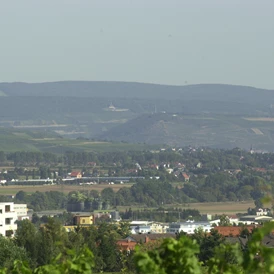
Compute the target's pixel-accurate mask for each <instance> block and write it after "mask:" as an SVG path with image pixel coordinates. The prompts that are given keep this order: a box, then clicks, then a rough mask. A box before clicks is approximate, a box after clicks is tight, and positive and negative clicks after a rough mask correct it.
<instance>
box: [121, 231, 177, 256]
mask: <svg viewBox="0 0 274 274" xmlns="http://www.w3.org/2000/svg"><path fill="white" fill-rule="evenodd" d="M175 236H176V235H175V234H162V233H161V234H137V235H131V236H128V237H127V238H125V239H121V240H118V241H117V245H118V247H119V248H120V250H121V251H127V252H130V251H131V250H134V248H135V246H136V245H138V244H147V243H149V242H153V241H157V240H159V239H165V238H175Z"/></svg>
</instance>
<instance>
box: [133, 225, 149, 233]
mask: <svg viewBox="0 0 274 274" xmlns="http://www.w3.org/2000/svg"><path fill="white" fill-rule="evenodd" d="M135 231H136V233H137V234H147V233H150V232H151V228H150V226H145V225H143V226H141V225H140V226H137V227H136V228H135Z"/></svg>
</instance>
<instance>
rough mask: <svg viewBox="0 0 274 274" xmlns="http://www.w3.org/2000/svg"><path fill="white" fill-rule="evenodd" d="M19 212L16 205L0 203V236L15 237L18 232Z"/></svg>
mask: <svg viewBox="0 0 274 274" xmlns="http://www.w3.org/2000/svg"><path fill="white" fill-rule="evenodd" d="M16 221H17V212H15V210H14V203H0V234H2V235H3V236H6V237H13V235H14V233H15V231H16V230H17V224H16Z"/></svg>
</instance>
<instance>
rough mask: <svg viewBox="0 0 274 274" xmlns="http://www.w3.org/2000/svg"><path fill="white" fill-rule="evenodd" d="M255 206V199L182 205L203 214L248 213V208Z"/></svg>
mask: <svg viewBox="0 0 274 274" xmlns="http://www.w3.org/2000/svg"><path fill="white" fill-rule="evenodd" d="M249 207H251V208H253V207H255V205H254V201H244V202H216V203H191V204H187V206H184V207H182V208H183V209H188V208H194V209H197V210H199V211H200V212H201V214H205V213H208V214H222V213H225V214H235V213H246V212H247V209H248V208H249Z"/></svg>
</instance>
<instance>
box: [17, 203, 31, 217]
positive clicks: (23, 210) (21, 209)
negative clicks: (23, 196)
mask: <svg viewBox="0 0 274 274" xmlns="http://www.w3.org/2000/svg"><path fill="white" fill-rule="evenodd" d="M14 211H15V212H16V213H17V219H18V220H19V221H21V220H25V219H29V216H28V208H27V204H14Z"/></svg>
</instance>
